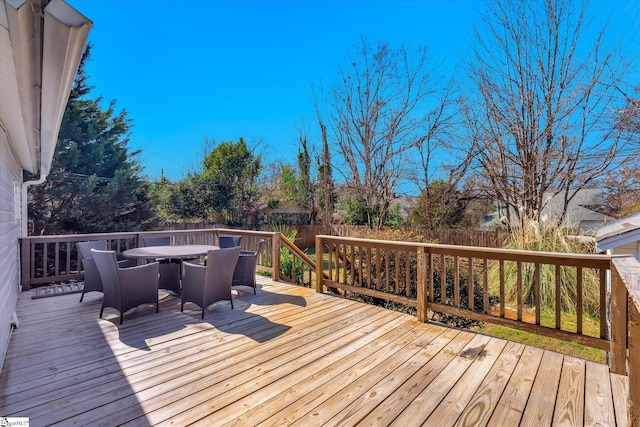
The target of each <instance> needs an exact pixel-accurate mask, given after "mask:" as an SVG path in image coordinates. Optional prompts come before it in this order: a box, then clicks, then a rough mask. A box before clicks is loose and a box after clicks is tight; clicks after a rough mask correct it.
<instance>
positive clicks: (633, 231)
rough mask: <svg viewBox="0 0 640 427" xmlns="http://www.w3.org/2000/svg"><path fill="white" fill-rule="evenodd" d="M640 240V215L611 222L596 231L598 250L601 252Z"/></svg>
mask: <svg viewBox="0 0 640 427" xmlns="http://www.w3.org/2000/svg"><path fill="white" fill-rule="evenodd" d="M639 240H640V213H637V214H635V215H631V216H628V217H625V218H621V219H619V220H617V221H614V222H611V223H609V224H607V225H604V226H602V227H600V228H599V229H598V230H597V231H596V248H597V249H598V251H599V252H604V251H606V250H608V249H612V248H616V247H619V246H624V245H626V244H629V243H633V242H637V241H639Z"/></svg>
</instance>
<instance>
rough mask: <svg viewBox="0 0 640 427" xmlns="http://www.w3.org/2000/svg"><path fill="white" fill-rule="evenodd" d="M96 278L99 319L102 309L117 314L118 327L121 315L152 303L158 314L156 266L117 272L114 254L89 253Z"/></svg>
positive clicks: (93, 250) (106, 252)
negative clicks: (99, 287)
mask: <svg viewBox="0 0 640 427" xmlns="http://www.w3.org/2000/svg"><path fill="white" fill-rule="evenodd" d="M91 252H92V253H93V259H94V260H95V263H96V266H97V267H98V271H99V272H100V278H101V279H102V287H103V292H104V298H103V299H102V308H101V309H100V318H102V314H103V312H104V309H105V307H111V308H115V309H116V310H118V311H119V312H120V324H122V321H123V319H124V313H125V312H126V311H128V310H130V309H132V308H134V307H137V306H139V305H141V304H146V303H152V304H155V305H156V313H157V312H158V309H159V306H158V266H159V264H158V263H157V262H153V263H151V264H145V265H139V266H137V267H129V268H120V267H118V262H117V259H116V253H115V252H114V251H100V250H97V249H91Z"/></svg>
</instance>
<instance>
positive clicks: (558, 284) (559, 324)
mask: <svg viewBox="0 0 640 427" xmlns="http://www.w3.org/2000/svg"><path fill="white" fill-rule="evenodd" d="M555 268H556V329H562V317H561V316H562V313H561V310H560V306H561V304H562V289H560V287H561V286H562V284H561V280H560V279H561V271H560V269H561V267H560V266H559V265H557V264H556V266H555Z"/></svg>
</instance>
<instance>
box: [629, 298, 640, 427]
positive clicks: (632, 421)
mask: <svg viewBox="0 0 640 427" xmlns="http://www.w3.org/2000/svg"><path fill="white" fill-rule="evenodd" d="M639 364H640V313H639V312H638V308H637V307H636V306H635V304H631V303H630V304H629V404H628V409H629V414H628V425H629V426H630V427H640V365H639Z"/></svg>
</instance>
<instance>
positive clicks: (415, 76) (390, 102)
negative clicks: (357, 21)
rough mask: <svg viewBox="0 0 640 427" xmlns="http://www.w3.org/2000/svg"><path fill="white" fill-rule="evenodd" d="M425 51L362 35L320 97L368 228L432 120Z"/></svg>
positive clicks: (378, 222)
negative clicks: (363, 210)
mask: <svg viewBox="0 0 640 427" xmlns="http://www.w3.org/2000/svg"><path fill="white" fill-rule="evenodd" d="M427 53H428V52H427V49H426V48H424V47H420V48H416V49H408V48H406V47H400V48H398V49H392V48H391V47H390V46H389V44H388V43H384V42H380V43H377V44H376V45H374V46H372V45H370V44H368V43H367V41H366V40H364V39H362V40H361V43H360V44H359V45H358V46H357V48H356V51H355V53H354V54H352V55H350V56H349V57H348V59H347V61H346V62H345V65H343V66H339V67H338V79H337V80H336V81H335V83H334V84H333V85H332V86H331V87H330V89H329V91H327V92H324V93H323V95H324V97H323V98H322V99H321V101H320V104H321V107H322V111H323V112H324V115H325V117H326V120H325V121H324V122H325V123H326V124H327V131H328V133H329V135H330V139H331V140H333V141H334V142H335V143H336V147H335V148H337V150H336V152H337V156H338V159H339V160H340V161H341V164H340V165H338V166H337V167H336V169H337V170H339V171H340V172H341V173H342V174H343V176H344V181H345V183H346V186H347V187H348V188H350V189H351V190H353V191H354V192H355V193H356V194H358V195H359V196H360V197H361V198H362V200H363V202H364V205H365V209H366V211H367V216H368V223H369V226H370V227H371V228H374V227H375V228H380V227H381V226H382V225H383V223H384V220H385V217H386V215H387V211H388V209H389V206H390V202H391V201H392V200H393V199H394V198H395V193H396V189H397V187H398V183H399V182H400V180H401V179H403V178H406V176H407V174H406V172H407V169H408V168H409V166H410V165H411V162H409V157H410V156H409V151H410V150H412V149H415V148H416V147H419V146H421V145H422V144H423V143H424V141H425V140H426V138H427V135H428V134H429V129H430V128H433V127H434V126H435V125H434V124H433V123H432V120H433V118H434V117H437V116H438V115H437V112H436V113H434V112H432V108H431V103H430V102H432V99H431V98H430V97H431V96H432V95H433V94H434V93H436V91H437V85H436V84H435V83H434V82H433V81H432V80H431V78H432V77H433V75H434V74H433V73H432V70H431V69H429V68H428V65H429V58H428V55H427ZM436 108H438V107H437V106H436ZM320 122H323V121H322V120H320ZM414 155H415V153H414Z"/></svg>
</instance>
